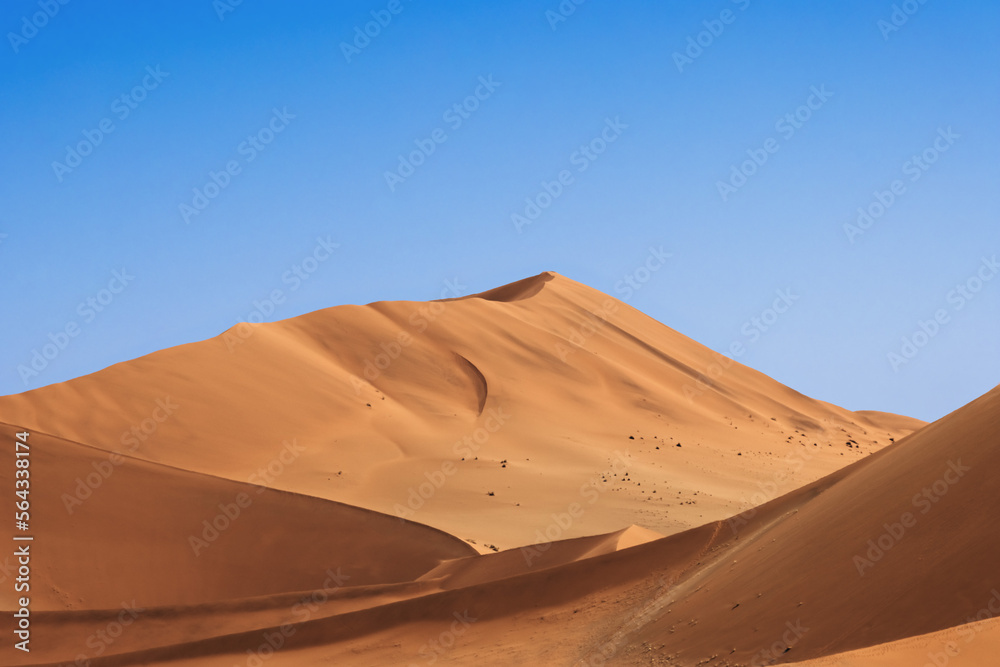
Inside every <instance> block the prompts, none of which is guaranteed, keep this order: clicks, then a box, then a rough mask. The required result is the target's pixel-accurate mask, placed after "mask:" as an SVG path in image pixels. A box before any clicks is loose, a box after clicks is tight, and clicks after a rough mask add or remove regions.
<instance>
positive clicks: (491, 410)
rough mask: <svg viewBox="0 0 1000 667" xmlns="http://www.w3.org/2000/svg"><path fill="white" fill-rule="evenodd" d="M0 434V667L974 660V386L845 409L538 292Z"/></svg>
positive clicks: (220, 343) (25, 414) (65, 402)
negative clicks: (29, 568)
mask: <svg viewBox="0 0 1000 667" xmlns="http://www.w3.org/2000/svg"><path fill="white" fill-rule="evenodd" d="M0 422H2V423H0V437H3V438H6V439H8V440H10V439H11V438H13V434H14V432H15V431H17V430H21V429H28V430H30V431H31V432H32V436H31V442H32V446H33V448H34V449H33V457H34V458H33V462H32V475H33V479H36V480H37V482H36V484H37V486H36V487H35V490H34V491H33V493H34V494H35V496H34V507H33V517H34V518H33V530H34V531H35V533H36V534H37V542H36V543H35V549H36V551H35V559H34V563H35V564H34V570H33V575H32V576H33V584H32V585H33V588H32V596H33V597H32V611H33V613H34V615H35V616H34V622H35V632H36V634H35V641H37V644H36V645H37V649H36V650H34V651H33V652H32V654H31V656H30V659H25V656H24V655H23V654H21V653H19V652H15V651H14V650H13V649H12V648H11V647H10V646H9V645H5V646H3V647H0V661H2V662H3V664H59V663H65V662H70V661H73V660H76V659H83V660H89V661H91V664H94V665H119V664H120V665H131V664H153V663H156V664H178V665H180V664H183V665H233V664H245V665H248V666H249V665H254V664H257V662H255V661H258V662H259V663H261V664H263V662H264V661H265V659H266V664H268V665H286V664H287V665H311V664H316V665H319V664H338V665H340V664H344V665H414V664H417V665H424V664H477V665H522V664H539V665H549V664H552V665H596V664H621V665H631V664H635V665H640V664H641V665H647V664H664V665H678V666H680V665H684V666H687V665H718V666H722V665H727V666H730V667H735V666H736V665H756V664H775V663H791V662H794V661H799V662H801V661H803V660H806V661H818V662H806V663H803V664H810V665H811V664H816V665H817V666H818V665H841V664H842V665H862V664H885V665H897V664H909V663H906V662H905V661H906V660H911V659H912V660H920V659H923V658H920V657H919V655H920V654H921V652H933V651H935V650H938V649H935V648H934V647H935V646H942V645H945V644H947V642H948V641H958V640H962V641H964V640H965V639H966V638H969V637H971V638H972V641H969V642H968V645H967V646H965V645H963V646H962V654H961V655H959V656H957V657H953V658H951V659H952V660H955V661H956V662H955V663H953V664H985V663H975V662H974V661H975V660H976V659H977V658H976V656H985V655H989V651H990V650H991V648H992V647H993V646H994V644H995V641H994V637H995V636H1000V635H997V633H996V632H995V624H993V623H991V622H990V621H989V620H988V618H990V616H986V617H984V616H982V615H979V617H978V618H979V619H984V618H985V619H987V620H986V621H985V622H983V623H980V624H978V625H975V626H969V625H967V624H969V623H970V622H972V621H974V620H976V619H977V614H979V613H980V610H982V609H990V607H989V605H990V603H991V599H993V596H994V594H995V593H996V590H997V589H998V588H1000V581H998V576H997V574H996V568H995V565H994V564H995V554H996V553H997V549H998V547H1000V544H996V542H997V540H1000V537H998V536H1000V531H998V528H1000V526H998V521H1000V520H998V519H997V518H996V517H997V513H996V512H995V511H994V510H995V507H994V505H995V503H996V501H995V499H996V498H997V497H998V492H1000V488H998V487H1000V482H998V481H996V478H995V476H994V475H993V472H992V471H994V470H996V469H997V465H998V463H1000V461H998V460H997V457H998V456H1000V451H998V449H997V447H996V437H995V433H996V432H997V429H998V427H1000V389H997V390H994V391H993V392H991V393H989V394H987V395H986V396H984V397H982V398H980V399H979V400H977V401H975V402H973V403H971V404H970V405H968V406H966V407H965V408H963V409H961V410H959V411H957V412H955V413H953V414H952V415H949V416H947V417H945V418H944V419H942V420H939V421H938V422H935V423H934V424H931V425H924V424H923V423H921V422H919V421H917V420H913V419H909V418H906V417H902V416H898V415H891V414H886V413H881V412H875V411H863V412H850V411H847V410H844V409H842V408H839V407H837V406H834V405H831V404H829V403H825V402H822V401H817V400H814V399H811V398H808V397H806V396H803V395H801V394H799V393H797V392H795V391H794V390H792V389H789V388H787V387H785V386H783V385H781V384H779V383H777V382H775V381H774V380H772V379H770V378H768V377H766V376H764V375H762V374H760V373H758V372H756V371H753V370H751V369H749V368H746V367H744V366H741V365H739V364H737V363H735V362H730V361H727V360H725V359H724V358H722V357H720V356H719V355H718V354H716V353H714V352H712V351H710V350H708V349H706V348H704V347H703V346H701V345H699V344H697V343H695V342H693V341H691V340H689V339H687V338H685V337H684V336H682V335H680V334H679V333H677V332H675V331H673V330H671V329H669V328H667V327H665V326H663V325H662V324H659V323H657V322H655V321H653V320H651V319H649V318H648V317H646V316H645V315H643V314H641V313H639V312H638V311H635V310H634V309H632V308H630V307H629V306H627V305H625V304H623V303H621V302H617V301H615V300H613V299H611V298H610V297H607V296H606V295H603V294H601V293H600V292H597V291H595V290H592V289H590V288H587V287H585V286H583V285H580V284H578V283H575V282H573V281H571V280H569V279H567V278H564V277H562V276H558V275H556V274H551V273H546V274H541V275H540V276H535V277H533V278H529V279H526V280H522V281H519V282H517V283H512V284H510V285H506V286H503V287H500V288H497V289H494V290H490V291H488V292H484V293H482V294H479V295H474V296H471V297H465V298H461V299H453V300H448V301H440V302H430V303H413V302H379V303H374V304H370V305H368V306H344V307H337V308H331V309H328V310H324V311H318V312H316V313H312V314H309V315H305V316H302V317H299V318H295V319H292V320H285V321H282V322H277V323H274V324H266V325H257V326H247V327H237V328H234V329H232V330H230V331H228V332H225V333H224V334H223V335H222V336H220V337H218V338H215V339H211V340H208V341H203V342H200V343H194V344H190V345H185V346H181V347H178V348H172V349H169V350H164V351H162V352H158V353H155V354H153V355H149V356H147V357H143V358H141V359H137V360H134V361H130V362H126V363H123V364H119V365H116V366H113V367H111V368H108V369H105V370H104V371H101V372H99V373H95V374H93V375H90V376H87V377H83V378H79V379H76V380H73V381H70V382H66V383H62V384H59V385H53V386H50V387H45V388H42V389H39V390H35V391H32V392H27V393H25V394H20V395H17V396H8V397H2V398H0ZM893 443H894V444H893ZM116 452H117V453H116ZM13 481H14V480H13V477H12V472H11V471H10V470H4V469H2V468H0V488H2V489H5V490H9V491H5V493H8V495H9V494H10V493H12V492H13ZM6 530H8V533H7V534H8V535H10V532H9V531H10V528H8V529H6ZM494 552H495V553H494ZM2 590H3V593H2V594H0V605H2V606H3V607H4V608H5V609H8V610H12V609H13V608H14V607H15V600H14V597H13V592H12V591H11V589H10V587H6V588H3V589H2ZM996 600H997V601H996V603H995V606H997V608H998V610H1000V594H998V595H997V598H996ZM125 621H128V622H127V623H126V622H125ZM109 629H114V630H115V632H116V634H115V636H114V637H110V635H108V634H107V632H108V630H109ZM972 630H974V632H972ZM102 632H103V633H105V634H103V635H102V634H101V633H102ZM956 638H958V639H956ZM108 639H110V640H108ZM275 649H277V650H275ZM786 649H787V650H786ZM959 659H962V660H966V661H967V662H966V663H961V662H957V660H959ZM877 661H881V662H877ZM969 661H972V662H969Z"/></svg>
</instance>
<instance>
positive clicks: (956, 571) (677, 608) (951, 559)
mask: <svg viewBox="0 0 1000 667" xmlns="http://www.w3.org/2000/svg"><path fill="white" fill-rule="evenodd" d="M998 430H1000V388H997V389H994V390H993V391H991V392H990V393H988V394H987V395H985V396H983V397H981V398H979V399H977V400H976V401H974V402H972V403H970V404H969V405H967V406H966V407H964V408H962V409H960V410H958V411H956V412H954V413H952V414H950V415H948V416H947V417H945V418H943V419H941V420H939V421H937V422H935V423H934V424H932V425H930V426H928V427H926V428H924V429H922V430H921V431H919V432H918V433H916V434H914V435H912V436H910V437H909V438H907V439H905V440H904V441H902V442H900V443H899V444H897V445H895V446H894V447H891V448H889V449H887V450H884V451H882V452H880V453H879V454H878V455H875V456H873V457H871V458H869V459H867V460H865V461H863V462H861V463H859V464H856V465H855V466H854V467H853V468H851V469H849V470H846V471H843V472H840V473H835V474H834V475H833V476H832V478H836V481H834V482H833V483H832V484H822V486H823V487H825V488H822V491H821V492H820V493H818V494H817V495H815V497H813V498H811V499H809V500H808V501H806V502H801V496H802V492H795V493H792V494H790V495H789V496H788V497H787V498H782V499H779V500H777V501H775V502H774V503H773V504H772V506H771V507H769V508H765V509H766V510H767V511H768V512H770V513H772V514H773V513H774V512H775V511H778V512H781V511H784V512H785V513H784V515H783V516H781V517H780V518H777V519H775V520H774V521H773V522H771V523H770V524H765V525H754V526H746V527H745V529H744V530H743V531H742V532H741V534H740V537H739V539H738V540H735V541H733V543H731V545H730V546H729V547H728V548H727V550H726V551H725V552H724V554H723V555H722V556H721V557H719V558H718V560H717V561H716V562H715V563H714V564H713V565H712V566H710V567H709V568H707V569H706V570H705V571H703V572H701V573H699V574H698V575H697V581H698V583H699V584H700V587H699V588H698V589H697V590H693V591H689V592H687V593H686V594H684V595H683V596H681V597H680V598H679V599H678V600H677V601H676V602H675V603H673V604H671V605H669V606H667V607H666V608H664V610H663V614H662V615H660V616H659V617H658V618H657V619H655V620H654V621H652V622H651V623H650V624H648V625H647V626H646V627H645V628H643V629H642V631H640V632H638V633H637V634H636V636H635V637H634V639H635V640H636V641H637V642H640V643H641V642H648V643H650V644H653V645H663V646H664V647H665V648H664V651H667V652H669V653H670V654H671V655H672V656H674V658H675V659H676V660H677V663H678V664H684V665H693V664H698V663H699V661H701V660H706V659H708V658H709V657H710V656H712V655H717V654H719V651H720V648H727V649H731V650H732V654H731V655H729V656H727V657H726V660H727V661H729V662H730V663H732V664H741V663H746V662H749V661H750V660H752V659H754V658H755V657H759V656H760V655H761V652H762V651H766V650H768V649H769V648H770V647H772V646H773V645H775V644H780V645H782V646H783V647H784V648H788V649H789V650H788V652H787V653H785V652H784V649H783V650H782V652H781V654H780V655H771V656H770V657H771V658H775V659H776V660H777V662H789V661H792V660H802V659H805V658H814V657H820V656H824V655H828V654H831V653H838V652H842V651H848V650H851V649H856V648H859V647H865V646H872V645H876V644H882V643H885V642H890V641H893V640H897V639H901V638H905V637H909V636H913V635H922V634H926V633H931V632H935V631H939V630H942V629H945V628H949V627H953V626H958V625H961V624H964V623H966V622H968V620H969V619H970V617H971V618H975V617H976V614H977V613H978V612H979V611H980V610H981V609H983V608H985V607H986V606H987V605H988V603H989V602H990V601H991V599H992V598H993V597H994V595H995V593H996V588H997V587H998V586H1000V569H998V568H997V567H996V563H997V555H998V554H1000V511H998V510H1000V506H998V498H1000V478H998V477H997V475H996V471H997V470H998V469H1000V443H998V440H997V435H996V434H997V432H998ZM793 626H794V627H795V628H797V629H802V628H806V629H807V630H805V631H804V632H802V633H801V636H796V634H798V633H789V632H788V630H789V628H790V627H793ZM708 664H712V663H708Z"/></svg>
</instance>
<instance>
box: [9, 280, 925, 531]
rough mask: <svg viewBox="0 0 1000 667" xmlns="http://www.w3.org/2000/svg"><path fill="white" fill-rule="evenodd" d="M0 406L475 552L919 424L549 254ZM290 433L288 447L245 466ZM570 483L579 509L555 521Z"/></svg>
mask: <svg viewBox="0 0 1000 667" xmlns="http://www.w3.org/2000/svg"><path fill="white" fill-rule="evenodd" d="M711 376H714V379H713V378H712V377H711ZM164 406H166V407H167V408H169V409H166V408H165V407H164ZM0 415H11V417H7V420H8V421H17V422H18V424H19V425H20V426H23V427H26V428H31V429H37V430H40V431H43V432H46V433H51V434H53V435H56V436H59V437H63V438H66V439H68V440H72V441H75V442H81V443H85V444H88V445H91V446H94V447H99V448H102V449H105V450H108V451H113V450H120V451H123V452H125V453H128V454H130V455H131V456H133V457H135V458H139V459H144V460H147V461H151V462H156V463H162V464H166V465H169V466H173V467H176V468H180V469H183V470H191V471H197V472H202V473H206V474H209V475H213V476H216V477H223V478H227V479H232V480H237V481H242V482H246V481H248V480H250V481H254V480H253V479H251V478H252V477H253V476H254V475H257V476H258V480H257V483H264V484H265V485H267V486H269V487H273V488H276V489H284V490H287V491H292V492H296V493H302V494H306V495H310V496H314V497H318V498H327V499H330V500H336V501H340V502H345V503H349V504H351V505H355V506H358V507H365V508H368V509H372V510H376V511H379V512H383V513H386V514H393V515H396V516H403V517H405V518H408V519H412V520H414V521H419V522H421V523H424V524H427V525H431V526H434V527H436V528H439V529H441V530H444V531H446V532H448V533H450V534H452V535H456V536H458V537H460V538H462V539H468V540H471V541H474V542H475V544H476V545H477V546H479V547H480V549H481V550H482V551H487V550H488V549H487V548H486V547H484V545H485V544H489V545H492V546H494V547H497V548H501V549H502V548H509V547H514V546H521V545H524V544H530V543H533V542H538V541H542V539H562V538H571V537H580V536H585V535H595V534H603V533H609V532H613V531H616V530H620V529H621V528H622V527H624V526H628V525H630V524H639V525H642V526H645V527H647V528H650V529H652V530H655V531H657V532H660V533H664V534H669V533H673V532H677V531H678V530H683V529H686V528H690V527H693V526H697V525H700V524H702V523H705V522H707V521H711V520H716V519H722V518H725V517H728V516H730V515H731V514H733V513H735V512H738V511H742V510H744V509H748V508H750V507H752V506H753V505H757V504H760V503H761V502H762V501H763V500H766V499H770V498H774V497H777V496H778V495H781V494H782V493H785V492H786V491H789V490H791V489H793V488H795V487H797V486H800V485H802V484H804V483H807V482H809V481H812V480H814V479H817V478H819V477H821V476H823V475H825V474H827V473H829V472H831V471H832V470H835V469H837V468H839V467H841V466H843V465H845V464H846V463H848V462H850V461H853V460H856V459H859V458H861V457H862V456H864V455H865V454H867V453H871V452H872V451H876V450H878V449H879V448H881V447H884V446H886V445H887V444H889V442H890V441H891V439H893V438H897V439H898V438H899V437H901V436H902V435H905V434H906V433H909V432H911V431H913V430H914V429H916V428H918V427H919V426H921V425H922V423H921V422H918V421H916V420H912V419H908V418H903V417H898V416H891V415H882V414H878V413H852V412H849V411H847V410H843V409H841V408H838V407H836V406H833V405H830V404H827V403H824V402H821V401H816V400H813V399H810V398H807V397H805V396H803V395H801V394H799V393H797V392H795V391H793V390H791V389H789V388H787V387H784V386H783V385H781V384H779V383H777V382H775V381H773V380H771V379H770V378H768V377H766V376H764V375H761V374H760V373H757V372H756V371H753V370H751V369H749V368H746V367H744V366H741V365H740V364H738V363H735V362H732V361H729V360H726V359H725V358H723V357H721V356H720V355H718V354H717V353H715V352H712V351H711V350H708V349H707V348H705V347H703V346H701V345H699V344H697V343H695V342H693V341H691V340H690V339H687V338H685V337H684V336H682V335H680V334H678V333H677V332H675V331H673V330H671V329H669V328H668V327H665V326H663V325H662V324H659V323H658V322H655V321H653V320H651V319H650V318H648V317H647V316H645V315H643V314H642V313H640V312H638V311H636V310H634V309H632V308H631V307H629V306H627V305H625V304H623V303H621V302H619V301H617V300H614V299H611V298H610V297H607V296H606V295H603V294H601V293H600V292H597V291H596V290H592V289H590V288H588V287H585V286H583V285H580V284H578V283H575V282H573V281H571V280H569V279H567V278H564V277H562V276H558V275H556V274H552V273H545V274H541V275H539V276H535V277H533V278H529V279H526V280H522V281H519V282H517V283H513V284H511V285H507V286H505V287H501V288H498V289H495V290H491V291H489V292H485V293H483V294H482V295H476V296H472V297H466V298H462V299H457V300H451V301H442V302H432V303H413V302H380V303H374V304H371V305H369V306H342V307H337V308H331V309H328V310H324V311H319V312H316V313H312V314H309V315H305V316H302V317H299V318H295V319H291V320H286V321H282V322H277V323H274V324H265V325H256V326H251V325H244V326H242V327H236V328H234V329H232V330H230V331H228V332H226V333H225V334H223V335H222V336H220V337H218V338H215V339H211V340H208V341H204V342H200V343H195V344H191V345H185V346H181V347H178V348H172V349H168V350H164V351H161V352H158V353H155V354H152V355H149V356H147V357H143V358H141V359H137V360H134V361H130V362H127V363H123V364H119V365H117V366H113V367H111V368H108V369H106V370H104V371H101V372H99V373H95V374H93V375H91V376H87V377H83V378H79V379H76V380H73V381H70V382H66V383H62V384H58V385H54V386H50V387H45V388H42V389H38V390H35V391H31V392H27V393H25V394H20V395H17V396H9V397H3V398H0ZM291 439H294V440H296V442H297V443H298V446H299V447H301V448H302V452H301V453H300V456H299V457H298V458H297V459H296V460H295V462H294V463H292V464H290V465H287V466H285V467H284V468H283V469H282V471H281V474H280V475H266V474H265V475H260V474H259V471H260V470H261V469H265V470H266V466H267V465H268V464H269V463H271V462H272V461H273V460H274V458H275V457H276V456H277V455H278V454H279V452H280V451H281V449H282V443H283V442H285V441H287V440H291ZM849 441H850V442H849ZM678 445H680V447H678ZM626 473H627V478H626V477H625V474H626ZM261 477H263V482H261V481H260V478H261ZM491 494H492V495H491ZM595 498H596V500H595ZM573 502H578V503H580V504H582V505H584V507H586V512H584V513H583V514H582V515H581V516H580V517H576V518H575V520H574V521H573V523H572V525H570V526H568V527H566V528H565V529H563V528H561V527H559V526H556V527H555V528H553V527H552V525H551V524H552V515H553V514H557V515H558V514H562V513H565V512H566V510H567V506H568V505H569V504H571V503H573ZM546 532H548V535H546ZM540 536H541V537H540Z"/></svg>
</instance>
